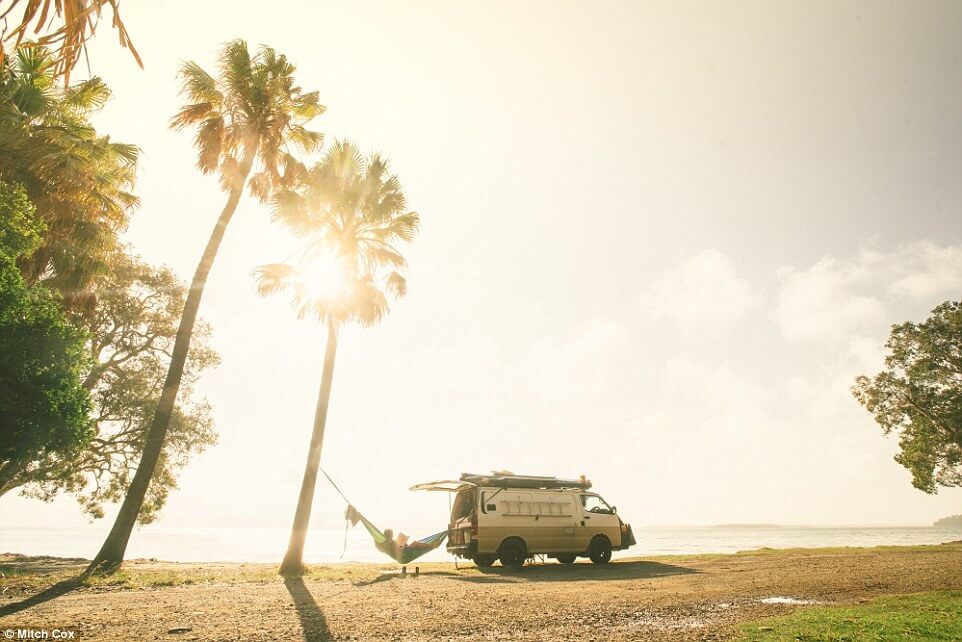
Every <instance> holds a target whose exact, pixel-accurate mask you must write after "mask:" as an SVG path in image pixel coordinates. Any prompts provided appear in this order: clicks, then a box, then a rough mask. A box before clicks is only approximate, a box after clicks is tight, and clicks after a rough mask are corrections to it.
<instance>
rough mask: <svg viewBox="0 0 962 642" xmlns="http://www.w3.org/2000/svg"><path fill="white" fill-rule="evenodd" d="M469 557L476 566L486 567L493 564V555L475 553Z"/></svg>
mask: <svg viewBox="0 0 962 642" xmlns="http://www.w3.org/2000/svg"><path fill="white" fill-rule="evenodd" d="M471 559H472V560H473V561H474V564H475V566H477V567H478V568H488V567H489V566H491V565H492V564H494V555H475V556H474V557H473V558H471Z"/></svg>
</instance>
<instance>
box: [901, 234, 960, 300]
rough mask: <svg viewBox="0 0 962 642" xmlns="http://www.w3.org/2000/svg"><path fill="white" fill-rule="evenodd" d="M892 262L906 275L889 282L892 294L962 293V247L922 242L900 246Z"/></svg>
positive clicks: (915, 295)
mask: <svg viewBox="0 0 962 642" xmlns="http://www.w3.org/2000/svg"><path fill="white" fill-rule="evenodd" d="M894 264H895V265H896V266H900V268H901V271H903V272H904V273H905V274H904V275H903V276H901V277H897V278H896V279H895V280H894V281H893V282H892V283H891V285H890V289H891V291H892V292H893V293H895V294H900V295H908V296H912V297H915V298H918V299H925V298H929V297H934V296H937V295H939V294H954V295H955V296H959V294H960V293H962V246H960V245H949V246H946V247H939V246H937V245H935V244H934V243H930V242H921V243H914V244H912V245H909V246H906V247H904V248H902V250H901V251H899V252H898V254H897V255H896V257H895V261H894Z"/></svg>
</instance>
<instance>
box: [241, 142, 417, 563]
mask: <svg viewBox="0 0 962 642" xmlns="http://www.w3.org/2000/svg"><path fill="white" fill-rule="evenodd" d="M274 216H275V217H276V218H277V219H278V220H279V221H281V222H282V223H284V224H286V225H287V226H288V227H289V228H290V229H291V230H292V231H293V232H294V233H295V234H296V235H298V236H301V237H305V238H307V239H308V242H307V244H306V245H305V246H304V248H303V250H302V251H301V253H300V257H299V260H298V262H297V263H296V264H290V263H274V264H270V265H265V266H262V267H260V268H258V270H257V271H256V275H257V279H258V290H259V292H260V293H261V294H272V293H274V292H279V291H289V292H291V294H292V295H293V305H294V307H295V309H296V310H297V313H298V316H299V317H304V316H313V317H315V318H317V319H318V320H320V321H323V322H324V323H326V324H327V346H326V348H325V353H324V367H323V370H322V373H321V387H320V390H319V392H318V396H317V405H316V408H315V413H314V428H313V431H312V433H311V442H310V446H309V447H308V451H307V464H306V466H305V468H304V477H303V480H302V483H301V491H300V495H299V496H298V501H297V510H296V511H295V514H294V524H293V526H292V528H291V537H290V542H289V544H288V547H287V553H286V554H285V555H284V560H283V562H282V563H281V569H280V570H281V573H283V574H286V575H296V574H301V573H303V570H304V563H303V557H304V543H305V541H306V539H307V526H308V523H309V522H310V519H311V508H312V506H313V503H314V489H315V486H316V485H317V472H318V468H319V467H320V463H321V447H322V446H323V443H324V428H325V424H326V422H327V409H328V406H329V403H330V396H331V384H332V382H333V378H334V358H335V355H336V353H337V334H338V330H339V328H340V327H341V326H343V325H344V324H345V323H349V322H356V323H359V324H360V325H362V326H364V327H368V326H371V325H374V324H375V323H377V322H378V321H380V320H381V318H382V317H383V316H384V315H385V314H387V312H388V299H387V295H392V296H394V297H395V298H399V297H402V296H404V295H405V293H406V292H407V280H406V279H405V277H404V275H403V271H404V269H405V268H406V265H407V264H406V261H405V259H404V256H403V255H402V254H401V252H400V250H399V248H398V245H399V244H400V243H410V242H411V241H413V240H414V237H415V236H416V235H417V231H418V226H419V224H420V219H419V217H418V214H417V213H416V212H409V211H407V201H406V199H405V197H404V192H403V190H402V188H401V182H400V181H399V180H398V178H397V177H396V176H395V175H393V174H391V173H390V170H389V168H388V163H387V161H386V160H385V159H384V158H382V157H381V156H379V155H377V154H375V155H373V156H371V157H369V158H365V157H364V156H363V155H362V154H361V153H360V152H359V151H358V149H357V148H356V147H355V146H354V145H353V144H352V143H349V142H339V143H337V144H336V145H335V146H334V147H333V148H331V150H330V151H328V153H327V155H326V156H325V157H324V159H323V160H322V161H321V162H319V163H318V164H316V165H315V166H314V167H313V168H311V169H310V171H309V172H308V174H307V177H306V179H305V181H304V185H303V187H300V188H298V189H289V190H281V191H278V193H277V194H276V196H275V197H274ZM325 259H326V261H325ZM319 262H320V266H321V267H322V268H323V270H324V272H323V273H319V270H318V267H317V266H318V263H319ZM325 262H326V265H325Z"/></svg>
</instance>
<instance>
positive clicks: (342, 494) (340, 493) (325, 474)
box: [318, 466, 351, 504]
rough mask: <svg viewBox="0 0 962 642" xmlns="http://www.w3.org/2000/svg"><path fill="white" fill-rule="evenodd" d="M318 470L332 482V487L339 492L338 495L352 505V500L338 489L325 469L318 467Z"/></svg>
mask: <svg viewBox="0 0 962 642" xmlns="http://www.w3.org/2000/svg"><path fill="white" fill-rule="evenodd" d="M318 469H319V470H320V471H321V472H322V473H324V476H325V477H327V481H329V482H331V486H333V487H334V490H336V491H337V494H338V495H340V496H341V498H342V499H343V500H344V501H345V502H346V503H348V504H350V503H351V500H349V499H348V498H347V497H345V496H344V493H342V492H341V489H340V488H338V487H337V484H335V483H334V480H333V479H331V476H330V475H328V474H327V471H326V470H324V469H323V468H321V467H320V466H318Z"/></svg>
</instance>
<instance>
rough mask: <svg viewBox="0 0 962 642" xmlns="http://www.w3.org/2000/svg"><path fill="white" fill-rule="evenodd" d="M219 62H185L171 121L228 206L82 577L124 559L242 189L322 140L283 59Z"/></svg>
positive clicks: (232, 49)
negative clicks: (120, 494)
mask: <svg viewBox="0 0 962 642" xmlns="http://www.w3.org/2000/svg"><path fill="white" fill-rule="evenodd" d="M218 66H219V70H218V74H217V76H216V77H215V76H212V75H210V74H208V73H207V72H206V71H204V70H203V69H202V68H201V67H200V66H199V65H198V64H197V63H195V62H188V63H186V64H184V65H183V67H182V68H181V74H180V77H181V81H182V89H183V93H184V95H185V97H186V98H187V100H188V104H187V105H185V106H184V107H183V108H182V109H181V110H180V112H178V113H177V115H175V116H174V118H173V120H172V122H171V125H172V126H173V127H174V128H175V129H178V130H179V129H184V128H188V127H190V128H194V129H195V130H196V135H195V138H194V140H195V144H196V147H197V152H198V153H197V165H198V167H199V168H200V170H201V171H202V172H203V173H205V174H210V173H216V174H218V175H219V177H220V183H221V186H222V188H223V189H224V191H225V192H227V203H226V204H225V205H224V209H223V210H222V211H221V213H220V216H219V217H218V219H217V222H216V224H215V225H214V229H213V231H212V232H211V235H210V238H209V240H208V242H207V247H206V248H205V249H204V253H203V255H202V256H201V259H200V262H199V263H198V265H197V269H196V271H195V272H194V277H193V280H192V281H191V284H190V289H189V290H188V294H187V299H186V301H185V303H184V308H183V314H182V316H181V318H180V323H179V326H178V329H177V335H176V337H175V340H174V345H173V347H172V350H171V359H170V365H169V367H168V370H167V376H166V378H165V380H164V385H163V387H162V389H161V393H160V398H159V400H158V403H157V406H156V410H155V412H154V416H153V419H152V420H151V424H150V428H149V429H148V432H147V436H146V439H145V441H144V448H143V453H142V455H141V458H140V462H139V464H138V466H137V471H136V473H135V474H134V476H133V479H132V480H131V482H130V486H129V488H128V490H127V494H126V496H125V497H124V501H123V504H122V505H121V507H120V512H119V513H118V514H117V519H116V521H115V522H114V525H113V528H112V529H111V531H110V533H109V534H108V536H107V539H106V540H105V541H104V544H103V546H102V547H101V548H100V551H99V552H98V553H97V555H96V556H95V557H94V560H93V561H92V562H91V563H90V566H89V567H88V568H87V571H86V573H85V574H86V575H89V574H90V573H92V572H94V571H98V570H100V571H108V572H109V571H112V570H115V569H116V568H118V567H119V566H120V564H121V563H122V562H123V559H124V553H125V552H126V550H127V542H128V541H129V540H130V533H131V531H132V530H133V528H134V524H135V523H136V521H137V516H138V515H139V513H140V511H141V508H142V506H143V504H144V500H145V497H146V496H147V489H148V486H149V485H150V483H151V479H152V478H153V477H154V473H155V470H156V468H157V465H158V462H159V460H160V457H161V455H162V454H163V452H164V443H165V440H166V437H167V433H168V429H169V427H170V423H171V419H172V417H173V412H174V407H175V402H176V399H177V394H178V392H179V390H180V387H181V382H182V379H183V376H184V369H185V366H186V364H187V358H188V351H189V349H190V345H191V337H192V335H193V332H194V324H195V322H196V319H197V313H198V310H199V309H200V302H201V298H202V297H203V293H204V286H205V285H206V283H207V277H208V275H209V274H210V270H211V267H213V264H214V259H215V258H216V256H217V251H218V249H219V248H220V244H221V241H222V240H223V238H224V234H225V232H226V231H227V226H228V224H229V223H230V221H231V219H232V218H233V216H234V212H235V211H236V210H237V205H238V203H239V202H240V199H241V196H242V194H243V192H244V189H245V187H247V188H249V189H250V191H251V193H252V194H253V195H254V196H255V197H257V198H259V199H261V200H262V201H263V200H266V199H267V198H268V196H269V194H270V193H271V191H272V190H273V189H275V188H276V187H280V186H284V185H290V184H292V183H293V181H294V180H295V179H296V178H297V177H298V176H299V175H301V173H302V171H303V167H302V165H301V164H300V162H299V161H298V160H297V158H296V157H295V156H294V155H293V154H292V153H291V151H290V148H292V147H296V148H299V149H300V150H301V151H303V152H307V153H309V152H311V151H313V150H315V149H316V148H318V147H319V146H320V145H321V144H322V142H323V138H322V136H321V134H319V133H317V132H314V131H311V130H309V129H307V128H306V127H305V124H306V123H307V122H309V121H310V120H312V119H313V118H314V117H316V116H318V115H320V114H321V113H323V111H324V107H323V106H321V105H320V104H319V102H318V94H317V92H309V93H305V92H304V91H302V90H301V88H300V87H298V86H297V85H295V84H294V70H295V69H294V65H293V64H291V63H290V61H288V60H287V58H286V57H285V56H283V55H280V54H278V53H277V52H276V51H275V50H274V49H271V48H270V47H262V48H261V49H260V50H259V51H258V52H257V53H256V54H254V55H251V54H250V52H249V51H248V48H247V43H245V42H244V41H242V40H235V41H233V42H229V43H227V44H226V45H225V46H224V48H223V49H222V50H221V52H220V56H219V60H218Z"/></svg>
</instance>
